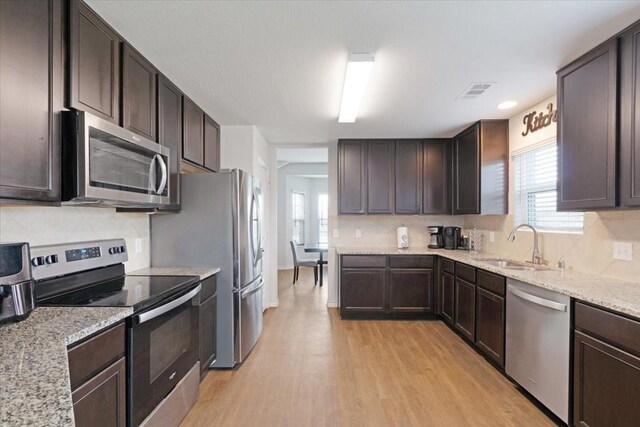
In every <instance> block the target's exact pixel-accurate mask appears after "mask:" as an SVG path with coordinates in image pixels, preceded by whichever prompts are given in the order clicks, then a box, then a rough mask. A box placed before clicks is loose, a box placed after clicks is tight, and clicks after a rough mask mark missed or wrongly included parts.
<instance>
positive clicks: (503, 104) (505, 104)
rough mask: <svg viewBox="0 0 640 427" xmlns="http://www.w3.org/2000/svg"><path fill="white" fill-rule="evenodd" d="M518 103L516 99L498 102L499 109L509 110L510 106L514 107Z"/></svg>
mask: <svg viewBox="0 0 640 427" xmlns="http://www.w3.org/2000/svg"><path fill="white" fill-rule="evenodd" d="M516 105H518V103H517V102H516V101H504V102H501V103H500V104H498V109H499V110H508V109H509V108H513V107H515V106H516Z"/></svg>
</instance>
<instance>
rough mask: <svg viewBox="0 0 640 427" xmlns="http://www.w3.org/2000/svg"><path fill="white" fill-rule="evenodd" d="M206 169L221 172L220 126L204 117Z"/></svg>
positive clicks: (209, 118)
mask: <svg viewBox="0 0 640 427" xmlns="http://www.w3.org/2000/svg"><path fill="white" fill-rule="evenodd" d="M204 167H205V168H207V169H209V170H210V171H213V172H218V171H219V170H220V125H218V123H216V121H215V120H213V119H212V118H211V117H209V116H208V115H206V114H205V115H204Z"/></svg>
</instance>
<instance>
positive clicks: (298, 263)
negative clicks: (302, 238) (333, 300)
mask: <svg viewBox="0 0 640 427" xmlns="http://www.w3.org/2000/svg"><path fill="white" fill-rule="evenodd" d="M289 243H290V244H291V254H292V255H293V284H294V285H295V284H296V282H297V281H298V278H299V277H300V267H313V277H314V280H315V284H316V285H317V284H318V261H317V260H315V259H310V260H305V259H303V260H301V259H298V251H296V242H294V241H293V240H291V241H290V242H289Z"/></svg>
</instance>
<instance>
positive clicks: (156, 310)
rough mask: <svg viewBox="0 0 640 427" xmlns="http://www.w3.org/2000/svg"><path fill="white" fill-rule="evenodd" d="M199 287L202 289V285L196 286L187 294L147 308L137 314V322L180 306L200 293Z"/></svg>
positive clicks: (153, 317)
mask: <svg viewBox="0 0 640 427" xmlns="http://www.w3.org/2000/svg"><path fill="white" fill-rule="evenodd" d="M200 289H202V285H198V286H196V287H195V288H194V289H193V290H192V291H190V292H189V293H187V294H184V295H183V296H181V297H180V298H177V299H174V300H173V301H171V302H169V303H167V304H165V305H163V306H160V307H158V308H154V309H153V310H149V311H147V312H146V313H142V314H139V315H138V316H137V320H138V324H141V323H145V322H148V321H149V320H151V319H155V318H156V317H158V316H162V315H163V314H165V313H166V312H168V311H171V310H173V309H174V308H176V307H179V306H181V305H182V304H184V303H185V302H187V301H189V300H190V299H191V298H193V297H195V296H196V295H198V294H199V293H200Z"/></svg>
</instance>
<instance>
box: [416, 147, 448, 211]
mask: <svg viewBox="0 0 640 427" xmlns="http://www.w3.org/2000/svg"><path fill="white" fill-rule="evenodd" d="M452 144H453V142H452V141H451V140H450V139H427V140H425V141H424V142H423V145H422V155H423V161H422V213H424V214H449V213H451V203H450V187H449V180H450V175H451V168H450V165H451V146H452Z"/></svg>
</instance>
